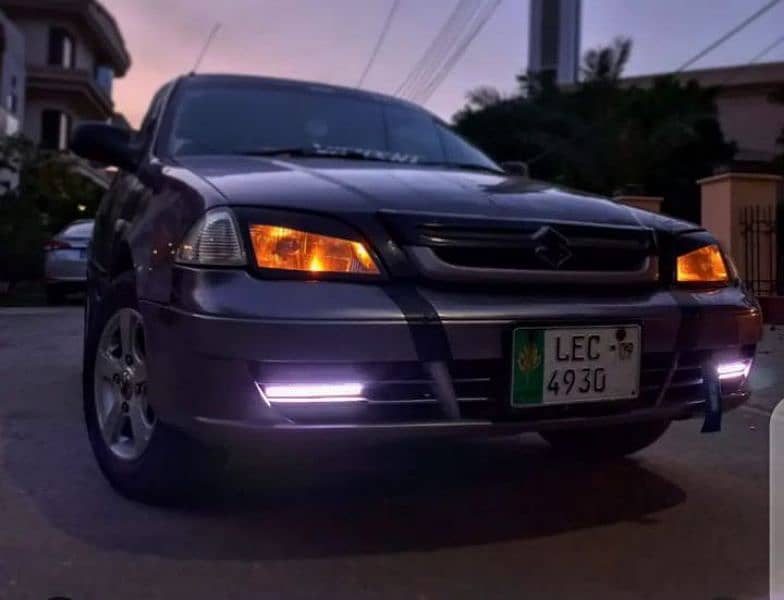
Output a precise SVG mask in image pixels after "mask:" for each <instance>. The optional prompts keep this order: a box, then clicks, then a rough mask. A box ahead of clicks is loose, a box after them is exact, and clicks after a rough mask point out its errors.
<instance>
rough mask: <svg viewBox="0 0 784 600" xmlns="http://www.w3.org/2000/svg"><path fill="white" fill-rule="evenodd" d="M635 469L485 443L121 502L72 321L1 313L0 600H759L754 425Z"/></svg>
mask: <svg viewBox="0 0 784 600" xmlns="http://www.w3.org/2000/svg"><path fill="white" fill-rule="evenodd" d="M778 335H779V333H778V332H772V333H770V334H769V336H768V339H767V347H766V349H765V351H766V352H767V354H765V355H763V357H762V363H761V367H760V369H759V371H758V373H757V374H756V375H755V385H757V386H758V387H760V388H761V391H762V393H761V394H760V395H759V396H758V399H757V400H756V402H755V405H754V407H752V408H751V409H742V410H740V411H736V412H734V413H732V414H731V415H729V416H728V417H727V418H726V421H725V430H724V431H723V432H722V433H721V434H719V435H711V436H703V435H700V434H699V423H698V422H696V421H694V422H686V423H679V424H676V425H675V426H673V427H672V429H671V430H670V431H669V432H668V433H667V435H666V436H665V438H664V439H663V440H662V441H661V442H660V443H659V444H658V445H657V446H655V447H653V448H652V449H650V450H648V451H645V452H643V453H641V454H640V455H638V456H637V457H635V458H634V459H632V460H624V461H620V462H616V463H614V464H609V465H603V466H599V467H596V466H594V467H589V466H587V465H577V464H567V463H565V462H563V461H560V460H558V459H555V458H553V457H552V456H550V455H549V454H548V453H547V450H546V447H545V446H544V445H543V444H542V443H541V442H539V440H538V439H537V438H536V437H535V436H530V437H525V438H523V439H522V440H520V439H511V440H497V441H494V442H492V443H487V442H485V443H476V442H475V443H463V444H450V445H449V446H448V447H443V446H441V445H434V444H429V445H428V444H419V445H417V446H415V447H402V446H397V447H365V448H361V449H352V450H349V449H319V450H318V452H314V450H313V449H303V450H301V451H298V452H291V453H288V454H285V455H281V456H264V457H252V456H242V457H240V458H239V459H238V460H237V461H236V462H235V464H233V465H232V467H231V469H230V471H229V472H228V473H227V475H226V477H225V480H224V481H223V482H222V486H221V488H220V491H219V492H216V493H215V496H214V497H213V498H210V499H209V500H208V501H207V502H205V503H203V504H202V505H201V506H200V507H199V508H191V509H188V510H164V509H153V508H149V507H144V506H141V505H137V504H133V503H131V502H128V501H126V500H124V499H122V498H120V497H119V496H117V495H116V494H115V493H114V492H113V491H112V490H111V489H110V488H109V487H108V485H107V484H106V483H105V482H104V480H103V479H102V477H101V476H100V474H99V472H98V468H97V467H96V465H95V463H94V461H93V459H92V456H91V454H90V452H89V448H88V444H87V440H86V436H85V434H84V431H83V428H82V422H81V415H80V410H81V409H80V393H79V378H80V367H79V363H80V354H81V311H80V309H79V308H77V307H68V308H63V309H56V310H46V309H43V310H42V311H33V312H30V311H3V312H0V598H36V599H39V598H48V597H52V596H66V597H70V598H73V599H74V600H76V599H82V598H175V597H176V598H180V597H183V598H185V597H187V598H243V599H244V598H250V597H264V598H275V597H287V598H305V597H317V598H349V597H350V598H365V597H367V598H387V597H388V598H401V597H402V598H416V599H425V598H479V597H482V598H513V597H520V598H523V597H525V598H558V599H561V598H580V599H582V598H602V599H608V598H688V599H699V598H705V599H718V598H763V597H764V596H765V592H766V589H767V577H768V566H767V565H768V553H767V536H768V517H767V506H768V502H767V494H768V480H767V477H768V467H767V448H768V442H767V420H768V419H767V414H766V411H767V410H768V408H769V407H770V406H772V405H773V398H775V397H776V395H777V394H778V393H779V389H780V387H781V382H778V381H776V379H775V378H774V377H773V374H772V372H773V365H775V361H776V359H777V353H778V352H779V350H778V348H779V346H784V344H779V343H778V341H779V340H778V339H777V336H778Z"/></svg>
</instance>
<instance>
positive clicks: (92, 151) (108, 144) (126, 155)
mask: <svg viewBox="0 0 784 600" xmlns="http://www.w3.org/2000/svg"><path fill="white" fill-rule="evenodd" d="M132 138H133V132H132V131H130V130H129V129H125V128H123V127H117V126H116V125H109V124H107V123H83V124H82V125H79V126H78V127H77V128H76V130H75V131H74V133H73V136H72V137H71V145H70V146H71V150H72V151H73V152H74V153H75V154H77V155H78V156H81V157H82V158H86V159H87V160H92V161H95V162H98V163H101V164H104V165H107V166H112V167H117V168H119V169H123V170H125V171H134V170H135V169H136V167H137V166H138V164H139V158H140V156H139V151H138V149H137V148H135V147H134V146H133V143H132Z"/></svg>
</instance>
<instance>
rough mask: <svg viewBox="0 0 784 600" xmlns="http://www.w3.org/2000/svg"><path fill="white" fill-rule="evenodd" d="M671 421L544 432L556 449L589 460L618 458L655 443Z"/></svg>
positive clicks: (541, 433) (542, 434) (545, 437)
mask: <svg viewBox="0 0 784 600" xmlns="http://www.w3.org/2000/svg"><path fill="white" fill-rule="evenodd" d="M669 426H670V421H650V422H644V423H629V424H627V425H612V426H608V427H595V428H585V429H569V430H555V431H541V432H539V435H541V436H542V437H543V438H544V439H545V440H546V441H547V442H548V443H549V444H550V445H551V446H552V447H553V449H554V450H556V451H559V452H564V453H568V454H570V455H575V456H583V457H586V458H615V457H621V456H626V455H628V454H633V453H635V452H638V451H639V450H642V449H643V448H647V447H648V446H650V445H651V444H653V443H654V442H656V441H657V440H658V439H659V438H660V437H661V436H662V435H664V432H665V431H667V428H668V427H669Z"/></svg>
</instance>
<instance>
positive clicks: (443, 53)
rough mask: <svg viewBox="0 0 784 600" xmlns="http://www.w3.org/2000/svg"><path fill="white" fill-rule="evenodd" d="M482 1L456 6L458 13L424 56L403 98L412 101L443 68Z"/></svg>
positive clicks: (469, 1)
mask: <svg viewBox="0 0 784 600" xmlns="http://www.w3.org/2000/svg"><path fill="white" fill-rule="evenodd" d="M483 2H484V0H466V2H464V3H463V4H462V5H458V6H457V8H458V12H456V13H455V18H454V19H452V22H451V24H450V26H449V27H448V28H447V29H445V30H444V31H443V36H441V38H440V39H436V40H435V42H434V44H433V46H432V51H431V52H428V53H426V54H425V60H424V61H423V63H422V68H421V69H420V70H419V72H418V73H417V74H416V76H415V77H414V78H413V79H412V80H411V83H410V85H409V87H408V90H407V91H406V92H405V93H404V96H405V97H407V98H408V99H410V100H412V99H413V98H415V97H416V96H418V95H419V94H420V93H421V92H422V90H423V89H424V88H425V87H427V85H428V82H429V81H430V80H431V79H432V78H433V75H434V74H435V73H436V72H437V71H438V70H439V69H440V68H441V67H442V66H443V64H444V62H445V61H446V60H447V58H448V57H449V54H450V53H451V52H452V51H453V49H454V48H455V46H457V44H459V43H460V39H461V38H462V37H463V35H465V32H466V31H467V30H468V28H469V27H470V25H471V23H472V22H473V20H474V18H475V17H476V15H477V13H478V12H479V11H480V10H481V9H482V3H483Z"/></svg>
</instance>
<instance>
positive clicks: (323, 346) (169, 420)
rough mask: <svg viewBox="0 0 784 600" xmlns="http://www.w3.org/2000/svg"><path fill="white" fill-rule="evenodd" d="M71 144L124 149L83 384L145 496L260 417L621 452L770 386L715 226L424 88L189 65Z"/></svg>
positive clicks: (323, 427)
mask: <svg viewBox="0 0 784 600" xmlns="http://www.w3.org/2000/svg"><path fill="white" fill-rule="evenodd" d="M73 148H74V150H75V151H76V152H77V153H79V154H80V155H82V156H83V157H85V158H88V159H91V160H96V161H102V162H104V163H105V164H108V165H114V166H116V167H118V168H120V169H121V174H120V175H119V176H118V177H117V178H116V179H115V181H114V183H113V185H112V187H111V189H110V190H109V191H108V194H107V196H106V197H105V198H104V201H103V203H102V204H101V207H100V209H99V212H98V215H97V217H96V227H95V235H94V246H93V252H92V258H91V261H90V264H89V267H88V284H87V288H88V292H87V295H88V298H87V307H86V311H87V313H86V323H87V327H86V334H85V352H84V361H85V362H84V410H85V418H86V423H87V431H88V433H89V438H90V442H91V444H92V448H93V450H94V452H95V455H96V457H97V459H98V463H99V465H100V466H101V468H102V470H103V472H104V473H105V475H106V476H107V477H108V479H109V481H110V482H111V483H112V484H113V485H114V486H115V487H116V488H117V489H118V490H120V491H121V492H122V493H124V494H127V495H128V496H130V497H133V498H138V499H142V500H145V501H160V500H170V499H172V498H176V497H179V496H178V494H182V493H183V492H185V493H186V494H188V493H192V490H193V489H194V488H193V487H192V486H193V485H194V484H195V483H197V482H205V481H210V479H211V478H212V477H214V474H215V472H216V470H217V469H219V468H220V466H221V465H222V464H223V462H224V460H225V457H226V452H225V451H224V450H223V448H226V447H230V446H231V445H232V443H233V442H234V441H236V440H238V439H240V438H247V437H250V438H253V439H256V438H258V439H261V440H264V441H267V442H271V441H274V440H277V439H280V438H281V437H284V438H291V437H295V436H298V435H301V436H309V435H310V436H316V435H319V436H324V435H327V434H331V435H334V436H338V437H349V436H354V435H369V436H373V437H380V436H382V435H385V434H391V435H415V434H418V435H421V434H434V435H435V434H441V433H457V434H487V435H490V434H495V433H517V432H523V431H534V432H540V433H541V434H542V435H543V436H544V438H545V439H546V440H547V441H548V442H550V443H551V444H552V445H554V446H555V447H557V448H559V449H568V450H570V451H576V452H579V453H582V454H602V455H605V456H615V455H623V454H627V453H631V452H634V451H637V450H639V449H641V448H644V447H646V446H648V445H649V444H651V443H653V442H654V441H655V440H656V439H658V438H659V437H660V436H661V435H662V434H663V433H664V431H665V430H666V429H667V427H668V425H669V424H670V423H671V422H672V421H673V420H676V419H686V418H690V417H695V416H700V415H707V417H709V418H708V419H706V429H716V428H717V426H718V424H719V418H720V415H721V410H726V409H730V408H733V407H736V406H738V405H739V404H741V403H742V402H744V401H745V400H746V399H747V398H748V397H749V392H748V389H747V387H746V378H747V375H748V372H749V368H750V367H751V363H752V359H753V357H754V352H755V346H756V344H757V342H758V341H759V339H760V336H761V317H760V310H759V307H758V305H757V303H756V301H755V300H754V299H753V298H752V297H751V296H750V295H749V293H748V292H747V290H746V288H745V287H744V285H743V283H742V282H741V281H740V279H739V278H738V274H737V272H736V270H735V268H734V266H733V264H732V262H731V260H730V259H729V257H728V256H727V255H726V254H725V253H724V252H723V251H722V249H721V248H720V246H719V244H718V242H717V241H716V239H715V238H714V237H713V236H711V234H710V233H708V232H707V231H705V230H704V229H702V228H700V227H699V226H697V225H693V224H689V223H684V222H681V221H676V220H674V219H670V218H667V217H664V216H660V215H656V214H653V213H648V212H644V211H640V210H635V209H632V208H628V207H625V206H621V205H618V204H616V203H614V202H612V201H609V200H606V199H602V198H597V197H594V196H590V195H587V194H582V193H579V192H575V191H568V190H564V189H560V188H558V187H555V186H553V185H550V184H547V183H541V182H536V181H532V180H530V179H528V178H527V177H524V176H516V175H510V174H509V173H507V172H505V171H504V170H503V169H502V168H501V167H500V166H499V165H497V164H496V163H495V162H493V161H492V160H491V159H490V158H488V157H487V156H485V155H484V154H483V153H482V152H481V151H480V150H478V149H476V148H474V147H473V146H471V144H469V143H468V142H467V141H465V140H464V139H462V138H460V137H459V136H458V135H456V134H455V133H454V132H453V131H452V130H451V129H450V128H449V127H448V126H447V125H446V124H445V123H443V122H442V121H440V120H439V119H438V118H436V117H434V116H433V115H431V114H429V113H427V112H426V111H424V110H423V109H421V108H419V107H417V106H414V105H412V104H409V103H406V102H403V101H400V100H397V99H394V98H390V97H386V96H382V95H378V94H373V93H368V92H363V91H358V90H350V89H343V88H339V87H334V86H328V85H322V84H315V83H303V82H295V81H285V80H275V79H267V78H252V77H240V76H228V75H226V76H222V75H213V76H209V75H190V76H187V77H182V78H179V79H177V80H176V81H174V82H172V83H170V84H168V85H166V86H165V87H164V88H163V89H162V90H161V91H160V92H158V94H157V95H156V96H155V98H154V99H153V101H152V105H151V107H150V109H149V112H148V114H147V116H146V117H145V119H144V121H143V123H142V125H141V129H140V131H139V132H138V133H135V134H131V133H129V132H127V131H123V130H121V129H117V128H115V127H113V126H111V125H106V124H87V125H83V126H82V127H81V128H79V129H78V131H77V132H76V134H75V138H74V140H73ZM323 443H328V441H327V440H325V441H324V442H323Z"/></svg>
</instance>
